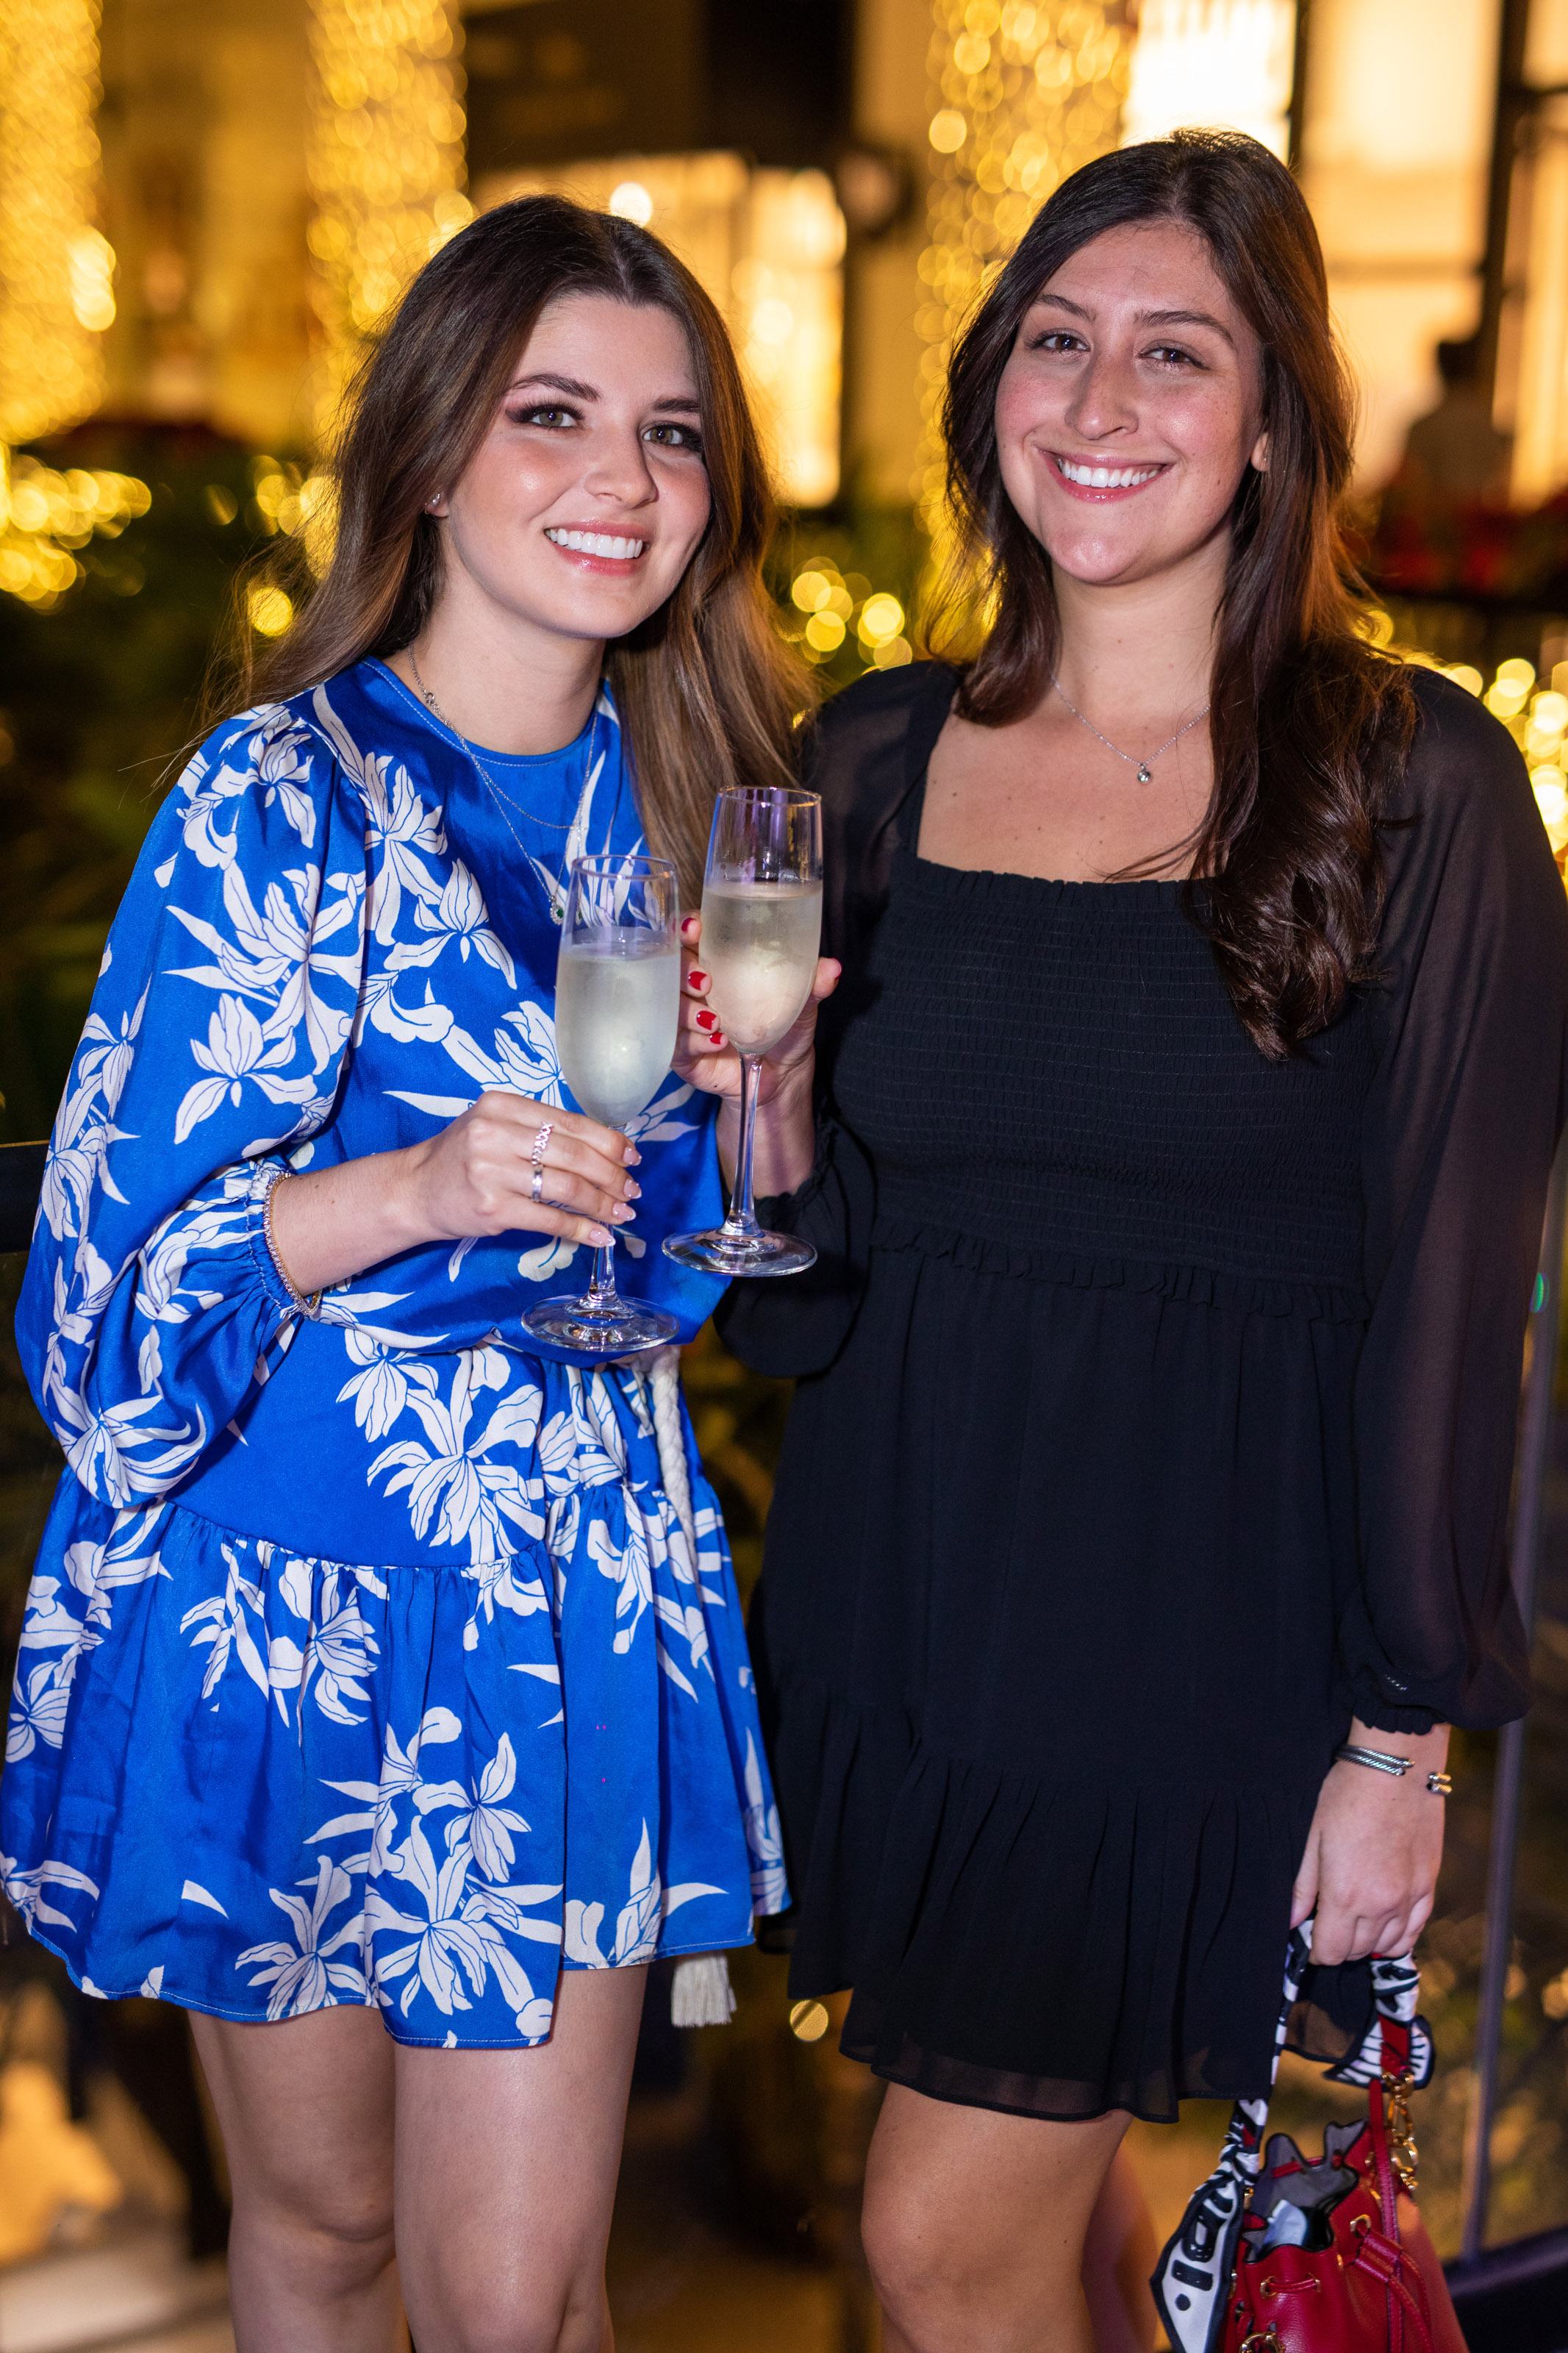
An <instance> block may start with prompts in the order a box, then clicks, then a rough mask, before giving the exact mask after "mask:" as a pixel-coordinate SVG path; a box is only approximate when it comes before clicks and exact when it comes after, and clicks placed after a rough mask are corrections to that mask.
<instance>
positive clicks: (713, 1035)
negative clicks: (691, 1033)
mask: <svg viewBox="0 0 1568 2353" xmlns="http://www.w3.org/2000/svg"><path fill="white" fill-rule="evenodd" d="M708 1042H709V1044H710V1046H721V1045H722V1044H723V1043H724V1032H723V1031H722V1029H710V1031H709V1032H708Z"/></svg>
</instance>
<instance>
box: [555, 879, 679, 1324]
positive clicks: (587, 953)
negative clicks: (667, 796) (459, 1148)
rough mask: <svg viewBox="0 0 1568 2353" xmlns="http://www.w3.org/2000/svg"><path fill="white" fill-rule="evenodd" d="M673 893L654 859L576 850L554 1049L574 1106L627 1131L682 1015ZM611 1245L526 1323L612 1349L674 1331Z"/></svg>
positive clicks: (661, 1070)
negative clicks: (630, 1282)
mask: <svg viewBox="0 0 1568 2353" xmlns="http://www.w3.org/2000/svg"><path fill="white" fill-rule="evenodd" d="M679 921H680V895H679V883H678V882H677V880H676V873H675V869H674V867H673V866H671V865H669V864H668V863H667V861H666V860H663V859H661V858H577V859H574V860H573V863H572V878H571V882H570V886H569V888H568V890H567V893H566V913H565V917H564V920H563V923H562V926H561V954H560V959H559V962H558V964H557V965H556V978H555V1047H556V1051H557V1053H558V1054H559V1056H560V1058H561V1074H562V1076H563V1079H564V1080H565V1082H566V1083H567V1085H568V1086H569V1087H570V1088H571V1090H572V1092H573V1095H574V1098H575V1100H576V1103H577V1106H578V1109H579V1110H580V1111H585V1112H586V1113H587V1114H588V1116H589V1118H590V1119H596V1120H598V1121H599V1122H600V1123H601V1124H602V1125H604V1126H605V1127H620V1128H624V1127H625V1125H626V1122H627V1121H628V1120H630V1119H635V1118H636V1116H637V1113H638V1112H639V1111H641V1110H642V1109H643V1108H644V1106H645V1105H646V1104H647V1103H650V1102H651V1101H652V1099H653V1097H654V1096H655V1095H656V1094H657V1093H658V1089H659V1087H660V1085H661V1084H662V1082H663V1081H664V1079H665V1077H666V1076H667V1075H668V1070H669V1066H670V1063H671V1061H672V1060H674V1057H675V1039H676V1031H677V1028H678V1026H679V1018H680V934H679ZM614 1253H615V1243H614V1241H613V1240H612V1241H611V1242H610V1244H609V1245H608V1247H607V1248H605V1249H603V1250H595V1253H594V1271H593V1274H592V1277H591V1278H590V1281H589V1284H588V1288H587V1290H586V1291H585V1292H584V1293H583V1295H582V1297H581V1298H580V1299H567V1298H562V1299H546V1300H544V1301H543V1302H542V1303H541V1304H540V1305H539V1306H537V1307H531V1308H530V1310H529V1312H528V1314H526V1315H525V1316H524V1317H523V1319H522V1323H523V1329H524V1330H525V1331H527V1332H531V1334H532V1335H533V1336H534V1338H535V1339H536V1340H551V1341H553V1342H554V1343H555V1345H557V1346H558V1347H563V1348H577V1349H582V1350H587V1351H591V1352H592V1353H593V1354H595V1355H596V1356H626V1355H629V1354H630V1353H631V1352H632V1351H634V1350H636V1349H637V1348H656V1347H658V1345H660V1343H661V1342H663V1341H666V1340H670V1339H673V1338H674V1336H675V1332H676V1322H675V1318H674V1316H673V1315H662V1314H659V1313H658V1311H657V1309H654V1308H650V1307H639V1306H637V1305H636V1304H635V1303H633V1302H632V1301H630V1300H626V1299H623V1298H622V1297H621V1296H620V1293H618V1292H617V1291H616V1273H615V1255H614Z"/></svg>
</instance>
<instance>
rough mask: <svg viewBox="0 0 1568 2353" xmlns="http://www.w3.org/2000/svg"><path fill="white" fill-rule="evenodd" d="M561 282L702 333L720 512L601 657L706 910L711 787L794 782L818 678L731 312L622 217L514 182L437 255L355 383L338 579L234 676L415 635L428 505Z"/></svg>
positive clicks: (667, 836) (460, 463)
mask: <svg viewBox="0 0 1568 2353" xmlns="http://www.w3.org/2000/svg"><path fill="white" fill-rule="evenodd" d="M562 294H604V295H608V296H610V297H611V298H612V299H613V300H615V301H621V302H628V303H634V304H645V305H652V306H655V307H657V308H658V309H661V310H664V311H668V312H669V313H670V314H671V315H672V317H674V318H675V319H676V320H678V321H679V323H680V325H681V326H682V327H683V328H684V329H685V331H686V335H687V340H688V343H689V345H690V350H691V360H692V366H693V368H694V370H695V372H696V378H697V388H698V394H699V398H700V404H701V415H702V429H703V444H704V454H705V458H706V462H707V468H708V477H709V482H710V491H711V499H712V511H711V513H710V518H709V522H708V526H707V529H706V531H705V533H704V534H703V537H702V539H701V541H700V543H699V545H698V548H697V552H696V554H695V555H694V556H693V558H692V560H691V562H690V564H689V565H688V567H687V570H686V572H685V574H684V575H683V577H682V578H681V580H680V582H679V586H677V587H676V589H675V591H674V593H673V594H672V595H671V596H669V597H668V599H667V601H666V603H665V604H664V605H663V606H661V607H660V608H659V610H658V612H657V613H655V614H654V615H652V616H651V617H650V618H649V619H648V620H647V621H646V622H644V623H643V624H642V626H641V627H640V628H638V629H637V630H636V631H635V632H634V633H633V634H632V635H631V636H630V637H627V638H621V639H620V640H618V641H617V642H616V644H614V645H613V646H612V647H611V648H610V649H609V655H608V661H607V669H608V673H609V678H610V682H611V685H612V688H613V689H614V691H615V693H616V701H617V703H618V706H619V710H620V713H621V719H622V723H623V724H624V726H625V728H626V735H627V740H628V742H629V744H630V745H631V748H632V754H633V758H634V762H635V771H636V776H637V798H638V805H639V808H640V812H641V816H642V819H643V825H644V828H645V830H646V831H647V836H648V839H649V843H650V845H651V847H652V848H653V849H656V850H658V851H659V852H660V853H661V854H662V855H663V856H665V857H668V858H672V859H674V860H675V861H676V864H677V865H678V866H679V870H680V875H681V882H682V886H683V889H684V891H685V892H686V893H687V894H688V903H689V904H692V905H694V904H695V903H696V901H697V897H698V895H699V894H700V885H701V875H702V858H703V851H704V849H705V848H706V845H707V839H708V827H709V820H710V816H711V812H712V807H713V796H714V793H715V791H716V790H717V788H718V787H719V786H721V785H725V784H774V783H777V784H787V783H789V782H790V781H791V769H790V765H789V762H790V739H791V733H792V727H793V723H794V722H795V719H796V718H797V716H798V714H799V712H801V710H802V709H803V708H804V707H805V704H806V703H807V702H808V701H809V700H810V688H809V685H808V684H807V682H806V673H805V670H803V669H798V668H797V666H796V665H795V661H794V659H793V657H792V656H791V655H790V654H789V652H788V650H787V649H786V648H785V646H784V643H783V640H782V638H781V637H780V635H779V633H778V631H777V629H776V628H774V626H773V620H772V617H771V607H770V605H769V603H768V599H767V596H766V592H765V590H764V588H763V578H762V564H763V554H764V553H765V551H766V547H767V543H768V538H769V535H770V533H771V531H772V528H773V499H772V495H771V492H770V490H769V485H768V479H767V470H766V468H765V466H764V464H763V457H762V452H761V449H760V448H759V447H758V442H757V436H756V432H755V429H754V427H753V426H752V419H751V415H750V412H749V410H748V408H747V406H746V397H745V394H744V391H743V389H742V384H741V377H740V372H739V370H738V368H737V366H736V364H735V357H734V353H733V352H732V351H731V347H730V342H729V338H728V336H727V335H726V333H725V332H724V326H723V322H722V321H721V319H720V316H719V313H718V311H716V310H715V309H714V306H713V304H712V303H711V301H710V300H709V298H708V296H707V295H706V294H705V293H704V292H703V290H702V289H701V287H700V285H699V284H698V282H697V280H696V279H695V278H693V276H692V275H691V272H690V271H689V269H686V268H685V267H684V266H683V265H682V264H681V263H680V262H679V261H678V260H677V259H676V258H675V256H674V255H673V254H672V253H671V252H670V251H669V250H668V247H666V246H664V245H661V244H660V243H659V241H658V237H650V236H649V234H648V232H647V230H646V229H643V228H638V227H636V226H635V224H634V223H632V222H630V221H626V220H619V219H616V217H614V216H611V215H609V214H605V213H595V212H590V211H588V210H586V209H585V208H584V206H581V205H575V204H572V203H570V202H569V201H568V200H567V199H566V198H565V197H563V196H550V195H542V196H521V197H519V198H518V199H517V200H516V201H515V202H514V203H511V204H505V205H499V206H496V208H495V210H494V211H492V212H488V213H485V214H482V215H481V216H480V217H479V219H478V220H476V221H473V222H472V223H470V225H469V226H468V227H467V228H465V229H464V230H463V231H462V232H461V234H460V235H458V237H454V238H453V239H452V241H451V242H450V244H448V245H447V246H444V247H443V248H442V249H441V251H440V252H439V253H437V255H436V256H435V258H434V259H432V260H430V261H428V262H426V266H425V268H424V269H422V270H421V271H420V272H419V275H418V276H417V277H416V279H415V280H414V282H413V284H412V285H411V286H410V287H409V288H408V290H407V292H406V293H405V295H404V297H403V300H402V301H401V302H400V304H399V305H398V308H397V310H396V311H395V314H394V316H393V318H392V321H391V322H390V324H389V325H388V327H387V329H386V331H385V333H384V335H383V337H382V338H381V340H380V341H379V343H377V344H376V345H375V346H374V349H373V350H372V352H371V353H370V354H369V355H368V357H367V359H366V361H365V363H364V364H363V367H362V368H361V371H360V373H359V375H358V377H357V379H356V380H355V383H354V385H353V388H352V390H351V393H350V396H349V400H348V403H347V407H346V411H345V417H344V423H343V428H342V432H341V433H340V435H339V437H338V442H337V448H336V451H335V454H334V456H333V459H332V461H331V471H332V475H333V477H334V488H335V493H336V534H335V540H334V544H333V549H332V554H331V564H330V565H329V567H328V569H327V571H326V574H325V576H324V577H323V578H322V580H321V584H320V586H317V587H316V588H314V590H313V592H311V593H310V594H309V595H308V596H306V597H305V598H304V600H303V602H302V604H301V608H300V612H299V615H298V617H297V618H296V619H295V620H294V621H293V622H292V624H291V625H290V627H289V628H288V629H287V631H286V632H285V633H284V634H283V635H282V636H281V637H279V638H277V639H276V641H275V642H273V643H272V644H270V645H268V646H266V647H265V648H264V649H261V650H260V651H258V650H257V648H256V646H255V642H254V639H253V638H251V636H250V634H249V632H248V631H247V632H246V633H245V636H244V638H243V647H244V651H243V655H242V658H241V661H240V665H239V669H240V677H239V681H238V683H239V686H240V689H241V692H242V696H243V700H244V701H245V702H282V701H284V700H285V699H286V698H287V697H288V696H289V695H292V694H297V693H299V692H300V691H301V690H302V689H304V688H306V687H310V686H314V685H318V684H320V683H321V681H322V680H324V679H328V678H331V677H332V676H333V675H334V674H335V673H336V672H337V671H339V670H346V669H347V668H349V667H350V665H351V664H353V662H356V661H359V660H360V659H363V656H365V655H366V654H372V653H374V654H380V655H383V656H384V655H387V654H391V653H395V652H396V651H397V650H398V649H400V648H401V647H403V646H405V645H407V644H408V643H409V642H410V641H411V640H412V639H413V638H416V637H417V636H418V634H419V631H420V629H421V628H423V627H424V625H425V622H426V618H427V617H428V615H429V613H430V611H431V608H432V607H433V605H434V603H435V600H436V596H437V591H438V588H439V585H440V566H441V555H440V542H439V526H438V525H437V522H435V520H434V518H433V517H431V516H430V515H428V514H426V512H425V506H426V500H427V499H429V498H430V497H431V496H433V494H434V493H435V492H436V491H441V490H447V489H449V488H450V486H451V485H452V483H453V482H455V481H456V480H458V476H459V475H460V474H461V472H462V470H463V469H464V467H465V466H466V465H467V464H468V460H469V459H470V458H471V457H472V456H473V454H474V452H475V450H476V449H477V448H479V443H480V441H481V440H482V439H483V438H484V436H485V433H486V432H487V430H488V429H489V424H490V421H491V419H492V417H494V415H495V411H496V408H497V406H498V404H499V403H500V399H501V398H502V396H503V395H504V393H505V390H506V386H507V384H508V383H509V381H510V376H511V372H512V368H513V365H514V364H515V362H516V359H517V356H518V353H520V352H521V349H522V347H523V345H524V343H526V342H527V340H528V337H529V335H530V333H531V331H532V328H533V324H534V322H535V320H536V319H537V318H538V316H539V313H540V312H541V311H542V309H543V308H544V305H545V304H546V302H548V301H552V299H553V298H554V297H556V296H558V295H562ZM293 585H294V584H293V583H290V586H293Z"/></svg>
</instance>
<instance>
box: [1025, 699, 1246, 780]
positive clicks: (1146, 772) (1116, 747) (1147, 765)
mask: <svg viewBox="0 0 1568 2353" xmlns="http://www.w3.org/2000/svg"><path fill="white" fill-rule="evenodd" d="M1051 684H1052V686H1053V687H1055V689H1056V691H1057V692H1058V695H1061V699H1062V701H1063V702H1067V706H1068V710H1069V711H1070V712H1072V715H1073V717H1074V718H1075V719H1076V720H1077V721H1078V723H1079V726H1080V727H1087V728H1088V730H1089V733H1090V734H1091V735H1095V736H1099V738H1100V742H1101V743H1102V744H1104V746H1105V748H1106V750H1107V751H1108V752H1114V753H1115V754H1116V756H1117V758H1118V759H1119V760H1125V761H1126V763H1127V765H1128V766H1129V767H1130V768H1133V769H1135V770H1136V771H1137V775H1138V781H1139V783H1140V784H1141V785H1151V784H1152V783H1153V781H1154V777H1153V767H1154V763H1155V761H1156V760H1157V759H1158V758H1159V756H1160V754H1161V753H1162V752H1168V751H1169V750H1170V748H1171V746H1172V744H1179V743H1180V742H1181V740H1182V738H1183V736H1184V735H1185V734H1186V733H1187V732H1188V730H1189V729H1190V728H1194V727H1195V726H1196V725H1197V723H1198V721H1199V720H1200V719H1206V718H1207V717H1208V715H1209V712H1210V711H1211V710H1212V709H1213V708H1214V706H1213V704H1212V703H1208V702H1205V705H1204V707H1203V709H1202V710H1201V711H1198V712H1194V714H1193V716H1192V717H1191V718H1190V719H1189V720H1188V721H1187V722H1186V724H1185V725H1184V726H1182V727H1178V728H1177V730H1176V732H1175V733H1174V734H1173V735H1167V736H1166V738H1165V740H1164V742H1163V744H1158V745H1156V747H1155V749H1154V750H1153V751H1152V752H1151V753H1150V754H1149V756H1148V758H1147V759H1146V760H1138V759H1134V757H1133V755H1132V754H1131V752H1124V751H1123V750H1122V749H1121V744H1113V743H1112V742H1111V740H1110V736H1109V735H1100V730H1099V728H1098V727H1097V726H1096V725H1095V723H1094V722H1093V720H1092V719H1086V718H1085V717H1084V715H1083V713H1082V712H1081V711H1080V710H1079V707H1078V705H1077V703H1076V702H1068V698H1067V696H1066V695H1065V694H1062V690H1061V685H1060V682H1059V681H1058V679H1057V677H1056V675H1055V673H1054V672H1053V673H1052V676H1051Z"/></svg>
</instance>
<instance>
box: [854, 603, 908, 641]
mask: <svg viewBox="0 0 1568 2353" xmlns="http://www.w3.org/2000/svg"><path fill="white" fill-rule="evenodd" d="M903 626H904V608H903V607H902V606H901V605H900V602H899V600H898V598H897V597H896V596H889V595H887V593H886V591H884V592H883V593H882V594H881V595H879V596H868V597H867V599H866V602H865V603H864V604H863V605H862V606H861V607H860V618H859V620H858V622H857V623H856V628H857V629H858V633H859V635H860V637H861V638H863V639H864V641H865V643H866V644H867V645H868V646H880V645H885V644H886V643H887V641H888V639H889V638H896V637H897V636H898V634H899V631H900V629H901V628H903Z"/></svg>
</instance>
